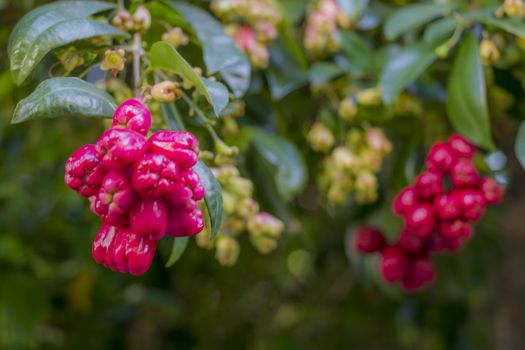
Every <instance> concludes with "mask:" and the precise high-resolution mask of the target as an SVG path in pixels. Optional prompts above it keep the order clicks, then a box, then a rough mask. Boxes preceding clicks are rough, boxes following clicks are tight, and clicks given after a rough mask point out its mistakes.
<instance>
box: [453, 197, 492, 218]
mask: <svg viewBox="0 0 525 350" xmlns="http://www.w3.org/2000/svg"><path fill="white" fill-rule="evenodd" d="M458 198H459V205H460V207H461V209H462V213H463V217H464V218H465V219H468V220H472V221H478V220H479V219H481V217H482V216H483V215H484V214H485V205H486V203H485V200H484V198H483V195H482V193H481V192H480V191H476V190H464V191H461V192H460V193H459V194H458Z"/></svg>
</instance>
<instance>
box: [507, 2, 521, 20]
mask: <svg viewBox="0 0 525 350" xmlns="http://www.w3.org/2000/svg"><path fill="white" fill-rule="evenodd" d="M503 10H504V11H505V13H506V14H507V15H508V16H511V17H523V14H524V13H525V6H524V4H523V0H505V2H504V3H503Z"/></svg>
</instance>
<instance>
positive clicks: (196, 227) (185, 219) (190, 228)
mask: <svg viewBox="0 0 525 350" xmlns="http://www.w3.org/2000/svg"><path fill="white" fill-rule="evenodd" d="M203 228H204V220H203V215H202V211H201V210H200V209H198V208H197V209H194V210H193V211H190V212H187V211H184V210H170V211H168V228H167V231H166V234H167V235H170V236H174V237H184V236H193V235H196V234H197V233H199V232H201V231H202V229H203Z"/></svg>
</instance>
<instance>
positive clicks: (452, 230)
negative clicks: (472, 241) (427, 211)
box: [439, 219, 470, 239]
mask: <svg viewBox="0 0 525 350" xmlns="http://www.w3.org/2000/svg"><path fill="white" fill-rule="evenodd" d="M469 230H470V225H469V224H468V223H467V222H465V221H463V220H461V219H456V220H448V221H441V222H440V223H439V233H441V235H443V237H445V238H446V239H458V238H460V237H464V236H465V235H466V234H467V233H468V231H469Z"/></svg>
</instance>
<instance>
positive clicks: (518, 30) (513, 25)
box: [480, 18, 525, 39]
mask: <svg viewBox="0 0 525 350" xmlns="http://www.w3.org/2000/svg"><path fill="white" fill-rule="evenodd" d="M480 20H481V22H483V23H484V24H486V25H491V26H494V27H496V28H499V29H502V30H504V31H506V32H509V33H511V34H514V35H516V36H519V37H520V38H523V39H525V23H523V22H522V21H518V20H515V19H511V18H504V19H496V18H481V19H480Z"/></svg>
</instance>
